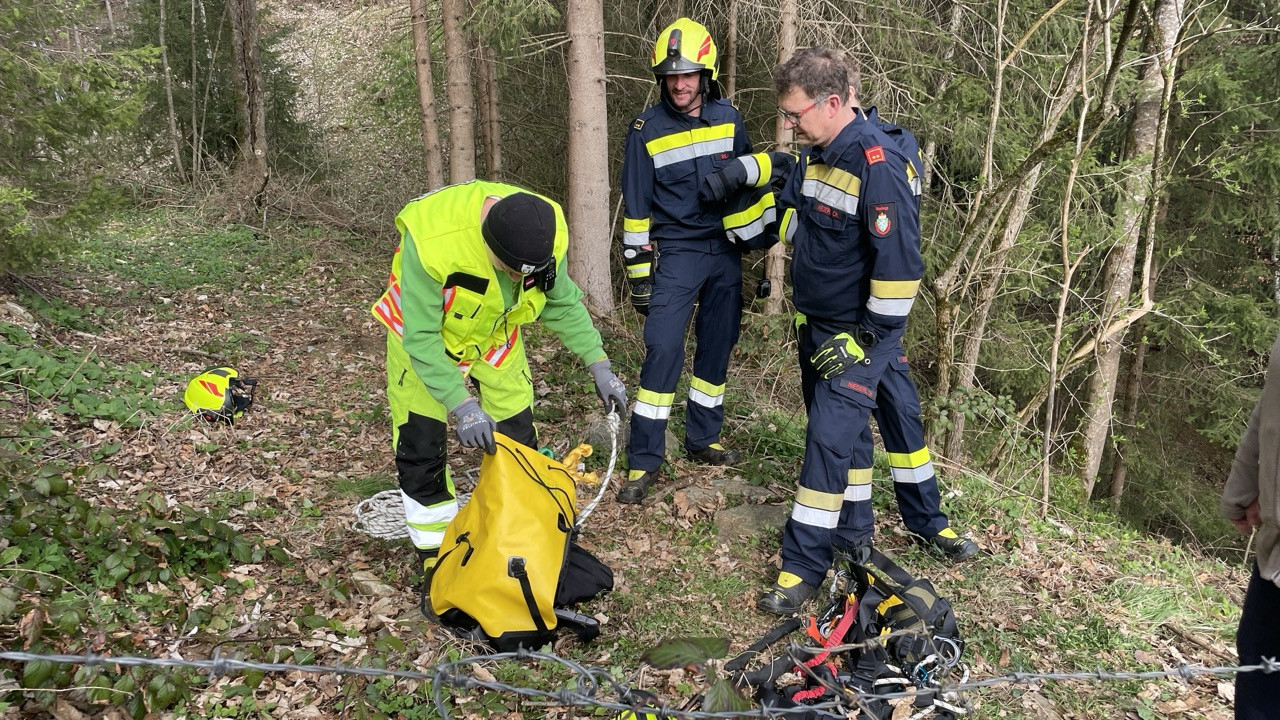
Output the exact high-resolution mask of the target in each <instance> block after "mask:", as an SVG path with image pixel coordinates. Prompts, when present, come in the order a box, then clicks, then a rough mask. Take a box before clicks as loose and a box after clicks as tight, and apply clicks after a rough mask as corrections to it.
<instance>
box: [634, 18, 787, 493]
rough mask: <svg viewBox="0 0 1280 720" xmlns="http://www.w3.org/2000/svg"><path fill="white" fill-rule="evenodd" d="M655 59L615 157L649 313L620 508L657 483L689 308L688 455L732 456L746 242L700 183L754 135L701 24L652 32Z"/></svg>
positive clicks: (639, 293) (637, 287)
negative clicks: (728, 423) (730, 409)
mask: <svg viewBox="0 0 1280 720" xmlns="http://www.w3.org/2000/svg"><path fill="white" fill-rule="evenodd" d="M651 60H652V61H651V63H650V65H651V67H652V68H653V74H654V76H655V78H656V79H657V82H658V87H659V92H660V95H661V97H662V100H661V102H659V103H658V104H656V105H654V106H652V107H650V108H648V109H647V110H645V111H644V112H643V113H641V114H640V115H639V116H638V117H636V118H635V120H633V121H632V123H631V127H630V129H629V131H628V133H627V141H626V153H625V158H624V160H623V164H622V197H623V204H624V209H623V216H624V217H623V236H622V243H623V248H622V250H623V261H624V264H625V266H626V271H627V279H628V281H629V284H630V288H631V303H632V305H633V306H634V307H635V309H636V310H637V312H639V313H640V314H641V315H644V316H646V319H645V326H644V343H645V348H646V354H645V358H644V365H643V366H642V368H641V371H640V390H639V392H638V394H637V396H636V404H635V407H634V409H633V411H632V415H631V433H630V443H629V446H628V448H627V461H628V465H629V468H630V471H629V474H628V478H627V482H626V483H624V484H623V486H622V488H621V490H619V492H618V496H617V499H618V502H621V503H639V502H640V501H641V500H643V499H644V497H645V496H646V495H647V494H648V492H649V490H650V488H652V486H653V485H654V483H656V482H657V480H658V473H659V470H660V468H661V466H662V463H663V460H664V458H665V453H666V443H665V436H666V427H667V419H668V417H669V416H670V414H671V407H672V404H673V403H674V401H675V391H676V384H677V382H678V381H679V379H680V372H681V369H682V368H683V366H684V340H685V338H684V333H685V328H686V327H688V326H689V320H690V317H691V316H692V315H693V312H694V309H695V306H696V308H697V313H698V317H697V319H696V321H695V323H694V334H695V338H696V341H697V349H696V350H695V351H694V359H693V377H691V378H689V396H688V401H687V403H686V404H685V438H684V445H685V450H686V452H687V454H688V455H689V457H691V458H693V459H696V460H699V461H701V462H705V463H710V464H714V465H730V464H733V463H734V462H735V461H736V460H737V459H738V453H737V452H735V451H734V450H731V449H729V448H727V447H725V446H724V445H723V444H722V443H721V436H720V431H721V426H722V424H723V421H724V399H725V382H726V376H727V371H728V365H729V355H730V353H731V351H732V350H733V346H734V345H735V344H736V343H737V341H738V324H739V320H740V318H741V315H742V250H743V248H742V247H741V246H740V245H738V244H736V243H735V241H734V239H733V238H731V236H730V235H729V234H728V233H727V232H726V229H725V206H724V205H723V204H721V203H715V204H709V203H704V202H703V201H701V200H699V198H698V190H699V187H700V186H701V185H702V183H703V181H704V180H705V179H706V178H707V177H709V176H711V175H713V174H715V173H716V172H718V171H719V170H721V169H723V168H725V167H726V166H728V165H729V164H730V163H731V162H733V161H734V159H735V158H736V157H737V156H739V155H745V154H748V153H750V152H751V142H750V140H748V139H747V132H746V128H745V127H744V125H743V120H742V115H741V114H740V113H739V112H738V110H737V109H736V108H735V107H733V105H731V104H729V102H728V101H726V100H724V99H722V98H721V97H720V86H719V84H718V82H717V80H716V77H717V72H718V70H717V67H716V60H717V58H716V44H715V41H714V40H713V39H712V37H711V34H710V33H709V32H707V29H706V28H705V27H703V26H702V25H700V24H698V23H696V22H694V21H693V20H690V19H689V18H680V19H679V20H676V21H675V22H674V23H672V24H671V25H670V26H669V27H667V28H666V29H665V30H663V31H662V33H661V34H660V35H658V38H657V41H656V42H655V43H654V46H653V56H652V59H651ZM770 209H771V208H770Z"/></svg>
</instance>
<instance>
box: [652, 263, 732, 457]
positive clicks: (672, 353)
mask: <svg viewBox="0 0 1280 720" xmlns="http://www.w3.org/2000/svg"><path fill="white" fill-rule="evenodd" d="M723 244H724V245H725V248H726V249H725V251H722V252H708V251H707V250H705V249H704V248H705V247H706V246H707V243H706V242H702V243H697V245H694V244H693V243H688V244H686V243H682V242H679V241H668V242H665V243H664V242H661V241H660V242H659V243H658V246H659V247H658V251H659V254H658V259H657V263H656V264H657V267H656V270H655V274H654V280H653V296H652V298H651V299H650V301H649V316H648V317H647V318H646V319H645V323H644V345H645V356H644V364H643V365H642V366H641V368H640V390H639V392H638V393H637V395H636V405H635V409H634V411H633V412H632V414H631V440H630V444H629V447H628V448H627V462H628V464H629V467H630V468H631V469H632V470H646V471H649V472H653V471H656V470H657V469H658V468H659V467H661V465H662V461H663V457H664V454H665V451H666V430H667V419H668V417H669V416H670V414H671V405H672V403H673V401H674V399H675V391H676V383H677V382H679V380H680V372H681V370H682V369H683V368H684V339H685V330H686V328H687V327H688V326H689V319H690V317H691V316H692V315H693V311H694V305H695V303H696V305H697V308H698V316H697V320H696V321H695V325H694V331H693V334H694V339H695V341H696V343H697V345H696V348H695V349H694V353H693V378H691V379H690V382H689V401H688V403H687V405H686V408H685V447H686V448H688V449H692V450H699V449H702V448H705V447H707V446H708V445H711V444H712V443H715V442H718V441H719V440H720V427H721V425H723V424H724V386H725V380H726V377H727V374H728V371H729V354H730V353H732V352H733V346H734V345H735V344H737V342H738V331H739V324H740V322H741V319H742V255H741V254H740V253H739V252H738V251H737V250H734V249H732V248H730V247H729V246H728V244H727V243H723Z"/></svg>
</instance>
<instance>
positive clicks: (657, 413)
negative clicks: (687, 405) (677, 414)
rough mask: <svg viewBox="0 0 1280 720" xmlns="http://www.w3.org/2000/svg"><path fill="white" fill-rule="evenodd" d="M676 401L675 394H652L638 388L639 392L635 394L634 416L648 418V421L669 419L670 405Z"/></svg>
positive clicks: (649, 391)
mask: <svg viewBox="0 0 1280 720" xmlns="http://www.w3.org/2000/svg"><path fill="white" fill-rule="evenodd" d="M675 399H676V394H675V393H673V392H670V393H660V392H654V391H652V390H645V389H644V388H640V392H638V393H636V407H635V410H634V412H635V414H637V415H639V416H641V417H646V418H649V419H650V420H666V419H667V418H669V417H671V403H672V402H674V401H675Z"/></svg>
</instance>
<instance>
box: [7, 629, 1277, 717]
mask: <svg viewBox="0 0 1280 720" xmlns="http://www.w3.org/2000/svg"><path fill="white" fill-rule="evenodd" d="M814 649H817V648H805V647H803V646H798V645H793V646H792V647H791V648H790V649H789V652H803V651H806V650H814ZM828 649H830V648H828ZM0 660H7V661H10V662H16V663H28V662H36V661H43V662H50V663H58V664H70V665H83V666H88V667H94V666H110V665H120V666H129V667H155V668H168V669H190V670H197V671H199V672H200V673H201V674H204V675H208V676H209V678H210V679H211V680H212V679H214V678H217V677H219V676H223V675H232V674H235V673H237V672H240V671H257V672H263V673H290V672H301V673H308V674H316V675H330V674H331V675H340V676H361V677H368V678H395V679H397V680H417V681H422V682H428V683H430V684H431V693H432V701H433V702H434V704H435V706H436V709H437V711H438V712H439V713H440V716H441V717H442V718H444V720H449V718H450V717H451V715H450V707H449V703H448V697H447V696H446V692H447V691H448V690H449V689H451V688H454V689H459V690H474V689H483V690H488V691H492V692H498V693H508V694H511V695H515V696H517V697H520V698H523V699H526V700H533V701H540V702H542V703H545V704H548V705H557V706H565V707H576V708H583V709H591V710H599V709H604V710H610V711H615V712H622V711H626V710H632V711H636V710H644V711H645V712H649V713H651V714H654V715H657V716H658V717H660V718H680V719H682V720H686V719H687V720H720V719H723V720H728V719H729V718H761V719H762V720H764V719H767V718H777V717H786V716H789V715H801V714H806V713H810V712H813V711H819V712H821V711H824V710H826V711H832V712H835V713H840V714H843V711H844V710H847V708H848V703H847V702H841V701H839V700H833V701H826V702H819V703H814V704H803V705H799V706H797V707H792V708H782V707H757V708H754V709H750V710H733V711H724V712H707V711H703V710H694V709H687V708H683V707H673V706H670V705H667V704H663V705H662V706H660V707H656V708H653V707H651V706H648V705H645V704H643V703H637V701H635V700H634V699H630V698H632V694H631V693H632V688H631V687H629V686H628V685H626V684H624V683H621V682H619V681H617V680H616V679H615V678H614V676H613V675H612V673H610V671H609V670H606V669H604V668H599V667H593V666H589V665H583V664H581V663H579V662H576V661H574V660H571V659H568V658H563V657H560V656H558V655H554V654H552V653H546V652H538V651H528V650H517V651H515V652H497V653H488V654H477V655H470V656H467V657H461V658H458V659H455V660H449V661H445V662H441V663H439V664H437V665H435V666H433V667H432V668H430V669H429V670H426V671H418V670H396V669H391V668H379V667H372V666H355V665H342V664H336V665H297V664H292V663H279V662H258V661H252V660H240V659H237V658H234V657H224V656H223V655H222V654H221V652H220V650H219V649H217V648H215V650H214V653H213V656H212V657H210V658H208V659H194V660H188V659H184V658H165V657H142V656H133V655H96V654H93V653H86V654H83V655H74V654H45V653H32V652H25V651H0ZM504 660H514V661H537V662H546V663H555V664H559V665H562V666H564V667H565V668H567V669H568V670H570V671H571V672H572V677H571V678H570V680H568V681H566V682H564V683H562V684H561V685H560V687H558V688H554V689H546V688H530V687H521V686H518V685H511V684H507V683H504V682H501V681H498V680H489V679H484V678H481V677H477V675H476V673H475V672H474V670H473V666H475V665H478V664H480V663H492V662H499V661H504ZM1243 672H1263V673H1280V662H1277V660H1276V659H1275V658H1263V659H1262V661H1261V662H1260V663H1257V664H1253V665H1224V666H1199V665H1180V666H1178V667H1170V668H1166V669H1162V670H1142V671H1126V670H1104V669H1097V670H1090V671H1075V672H1065V671H1064V672H1021V671H1017V672H1012V673H1009V674H1006V675H1000V676H995V677H989V678H982V679H975V680H967V681H965V682H959V683H955V684H944V685H941V686H940V687H936V688H928V689H920V690H904V691H899V692H884V693H858V698H859V699H860V700H864V701H871V700H885V701H891V700H898V699H901V698H917V697H920V696H930V697H936V696H938V695H951V696H955V697H958V696H962V695H963V693H964V692H965V691H971V690H979V689H984V688H992V687H997V686H1001V685H1011V686H1019V685H1031V684H1034V683H1037V682H1044V681H1053V682H1056V681H1066V680H1077V681H1085V682H1108V681H1129V680H1159V679H1176V680H1178V681H1180V682H1182V683H1187V682H1189V681H1190V680H1192V679H1194V678H1197V677H1202V676H1214V677H1225V676H1229V675H1234V674H1237V673H1243ZM28 690H33V691H34V690H38V688H35V689H28Z"/></svg>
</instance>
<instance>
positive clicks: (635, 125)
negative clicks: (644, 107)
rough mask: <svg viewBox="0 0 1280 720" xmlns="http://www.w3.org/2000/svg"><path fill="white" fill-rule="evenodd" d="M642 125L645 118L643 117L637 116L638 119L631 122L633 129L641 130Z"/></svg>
mask: <svg viewBox="0 0 1280 720" xmlns="http://www.w3.org/2000/svg"><path fill="white" fill-rule="evenodd" d="M642 127H644V119H643V118H636V121H635V122H633V123H631V129H632V130H639V129H640V128H642Z"/></svg>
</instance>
